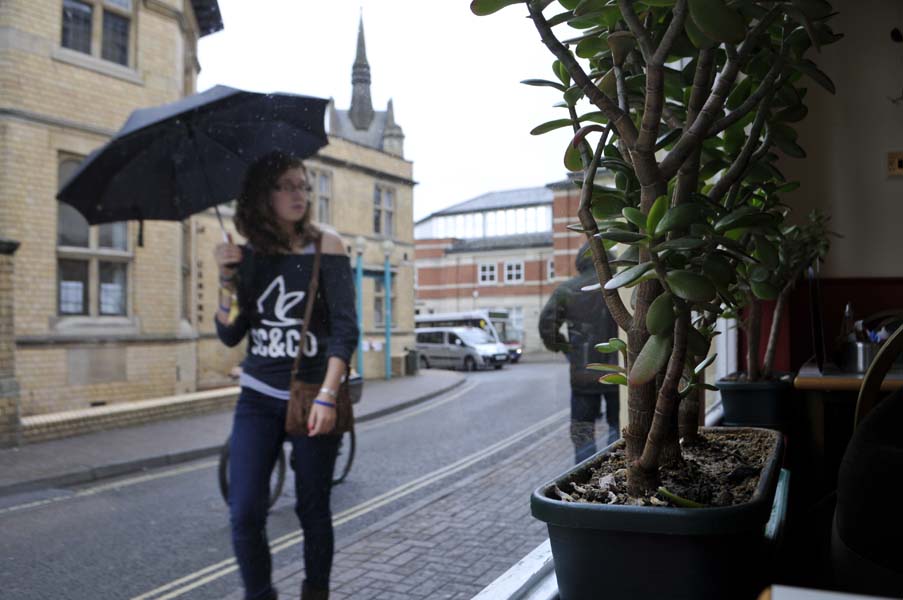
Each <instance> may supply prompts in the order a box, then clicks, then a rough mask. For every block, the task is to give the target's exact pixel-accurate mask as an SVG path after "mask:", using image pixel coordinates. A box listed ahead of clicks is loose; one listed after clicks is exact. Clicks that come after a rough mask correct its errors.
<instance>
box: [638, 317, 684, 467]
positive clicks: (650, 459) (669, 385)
mask: <svg viewBox="0 0 903 600" xmlns="http://www.w3.org/2000/svg"><path fill="white" fill-rule="evenodd" d="M678 310H680V314H679V315H678V316H677V321H676V322H675V323H674V344H673V346H672V349H671V358H669V359H668V368H667V370H666V371H665V379H664V381H663V382H662V386H661V388H660V389H659V393H658V399H657V400H656V403H655V416H654V417H653V418H652V427H651V428H650V429H649V437H648V438H647V439H646V447H645V448H644V449H643V454H642V456H640V460H639V461H638V463H639V464H638V465H637V466H638V467H639V468H640V469H641V470H642V471H645V472H647V473H648V472H651V471H654V470H656V469H657V467H658V464H659V455H660V454H661V451H662V448H663V447H664V442H665V438H666V434H667V430H668V424H669V423H670V420H671V418H672V416H673V414H674V411H675V410H677V402H678V395H677V387H678V385H679V384H680V377H681V374H682V373H683V370H684V361H685V360H686V355H687V332H688V330H689V327H690V324H689V320H690V316H689V311H688V310H687V309H686V308H685V307H680V308H679V309H678Z"/></svg>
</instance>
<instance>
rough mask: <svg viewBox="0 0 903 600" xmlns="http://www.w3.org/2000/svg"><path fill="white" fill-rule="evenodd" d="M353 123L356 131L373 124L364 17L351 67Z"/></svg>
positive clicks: (351, 113) (358, 32)
mask: <svg viewBox="0 0 903 600" xmlns="http://www.w3.org/2000/svg"><path fill="white" fill-rule="evenodd" d="M351 86H352V92H351V110H349V111H348V112H349V113H350V115H349V116H350V117H351V122H352V123H353V124H354V127H355V128H356V129H367V128H369V127H370V123H371V122H373V101H372V100H371V99H370V63H368V62H367V49H366V46H365V44H364V17H363V15H361V20H360V24H359V26H358V30H357V55H356V56H355V58H354V65H353V66H352V67H351Z"/></svg>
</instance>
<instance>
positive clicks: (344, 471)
mask: <svg viewBox="0 0 903 600" xmlns="http://www.w3.org/2000/svg"><path fill="white" fill-rule="evenodd" d="M354 450H355V436H354V430H353V429H352V430H351V431H346V432H345V433H343V434H342V439H341V441H340V442H339V455H338V456H337V457H336V460H335V470H334V471H333V478H332V483H333V485H335V484H337V483H342V482H343V481H345V478H346V477H348V471H350V470H351V463H352V462H354Z"/></svg>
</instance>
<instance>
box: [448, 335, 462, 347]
mask: <svg viewBox="0 0 903 600" xmlns="http://www.w3.org/2000/svg"><path fill="white" fill-rule="evenodd" d="M460 341H461V338H459V337H458V334H456V333H450V332H449V334H448V343H449V344H452V345H455V344H458V343H459V342H460Z"/></svg>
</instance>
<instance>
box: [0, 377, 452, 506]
mask: <svg viewBox="0 0 903 600" xmlns="http://www.w3.org/2000/svg"><path fill="white" fill-rule="evenodd" d="M465 381H467V378H466V377H461V378H459V379H458V380H457V381H454V382H453V383H451V384H449V385H447V386H445V387H442V388H440V389H438V390H434V391H431V392H429V393H427V394H424V395H422V396H418V397H416V398H414V399H412V400H407V401H405V402H401V403H399V404H396V405H394V406H389V407H387V408H382V409H379V410H376V411H373V412H371V413H367V414H363V415H361V416H359V417H356V418H355V422H356V423H365V422H367V421H372V420H374V419H378V418H379V417H384V416H386V415H390V414H392V413H396V412H398V411H401V410H404V409H406V408H410V407H411V406H415V405H417V404H420V403H422V402H426V401H427V400H430V399H432V398H435V397H436V396H439V395H442V394H445V393H447V392H449V391H451V390H453V389H455V388H456V387H458V386H460V385H462V384H463V383H464V382H465ZM222 447H223V446H222V444H217V445H216V446H207V447H203V448H192V449H191V450H185V451H183V452H173V453H170V454H162V455H158V456H150V457H147V458H139V459H136V460H130V461H125V462H121V463H112V464H108V465H101V466H98V467H89V468H86V469H82V470H79V471H73V472H71V473H64V474H61V475H52V476H50V477H43V478H40V479H32V480H30V481H21V482H18V483H11V484H9V485H3V486H0V497H3V496H11V495H13V494H23V493H28V492H37V491H41V490H45V489H48V488H54V487H62V486H71V485H82V484H85V483H93V482H96V481H101V480H104V479H110V478H113V477H121V476H123V475H130V474H132V473H137V472H139V471H143V470H146V469H153V468H157V467H165V466H167V465H176V464H179V463H184V462H189V461H192V460H196V459H198V458H207V457H208V456H217V455H219V453H220V450H222Z"/></svg>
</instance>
